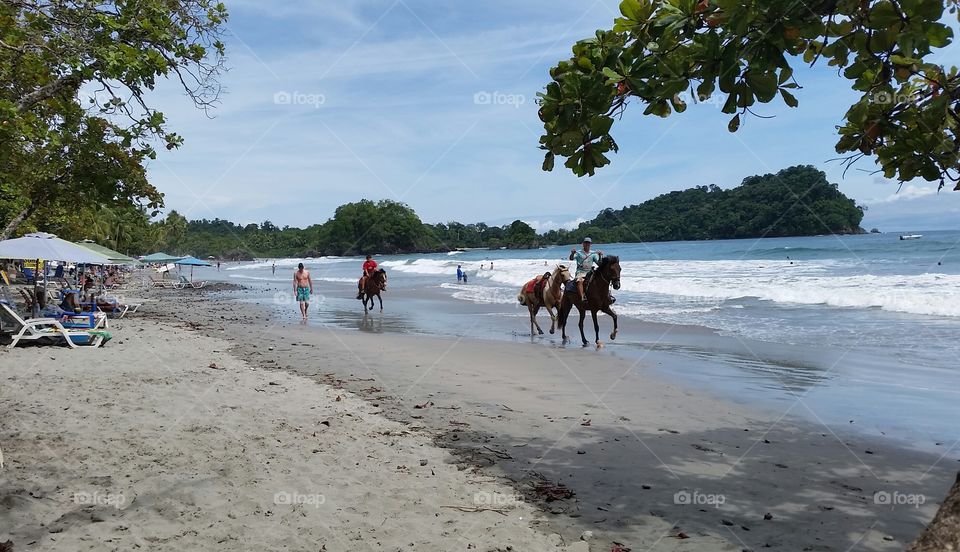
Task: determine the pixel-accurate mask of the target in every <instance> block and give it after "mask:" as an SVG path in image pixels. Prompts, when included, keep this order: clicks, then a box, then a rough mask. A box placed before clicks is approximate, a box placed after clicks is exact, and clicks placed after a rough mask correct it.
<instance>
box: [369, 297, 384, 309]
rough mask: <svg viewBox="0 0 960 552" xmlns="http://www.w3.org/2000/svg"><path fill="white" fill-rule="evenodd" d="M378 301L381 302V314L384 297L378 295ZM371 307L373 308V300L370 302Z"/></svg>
mask: <svg viewBox="0 0 960 552" xmlns="http://www.w3.org/2000/svg"><path fill="white" fill-rule="evenodd" d="M377 301H379V302H380V312H383V297H381V296H380V293H377ZM370 306H371V307H372V306H373V300H372V299H371V300H370Z"/></svg>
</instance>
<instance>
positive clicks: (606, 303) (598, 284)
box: [557, 256, 620, 349]
mask: <svg viewBox="0 0 960 552" xmlns="http://www.w3.org/2000/svg"><path fill="white" fill-rule="evenodd" d="M611 285H612V286H613V289H620V258H619V257H615V256H608V257H604V258H602V259H600V264H598V265H597V268H596V269H594V270H593V271H592V272H590V274H588V275H587V277H586V280H585V281H584V283H583V287H584V291H585V293H584V295H586V296H587V302H586V303H584V302H583V301H582V300H581V298H580V294H579V293H578V292H577V291H576V290H575V289H574V290H573V291H567V292H565V293H564V294H563V300H562V301H561V302H560V313H559V315H558V317H559V319H560V321H559V322H558V323H557V325H558V326H560V331H561V335H562V336H563V341H564V342H567V341H568V340H569V339H570V338H569V337H567V317H568V316H569V315H570V311H571V310H572V309H573V307H577V310H578V311H580V339H582V340H583V346H584V347H586V346H587V345H588V343H587V336H585V335H584V334H583V318H584V317H585V316H586V315H587V311H588V310H589V311H590V314H591V315H592V316H593V331H594V332H595V334H596V337H597V342H596V343H597V349H599V348H601V347H603V343H601V342H600V324H599V323H598V322H597V311H601V312H605V313H607V314H608V315H609V316H610V318H613V333H611V334H610V339H611V340H614V339H616V338H617V314H616V313H615V312H613V309H611V308H610V305H611V301H610V286H611Z"/></svg>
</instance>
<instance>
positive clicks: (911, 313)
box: [206, 231, 960, 444]
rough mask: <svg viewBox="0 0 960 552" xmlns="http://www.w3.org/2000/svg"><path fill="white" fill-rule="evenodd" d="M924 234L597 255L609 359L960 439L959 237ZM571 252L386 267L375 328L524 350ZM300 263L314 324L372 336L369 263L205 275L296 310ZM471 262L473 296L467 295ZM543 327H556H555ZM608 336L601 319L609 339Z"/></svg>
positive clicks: (323, 262)
mask: <svg viewBox="0 0 960 552" xmlns="http://www.w3.org/2000/svg"><path fill="white" fill-rule="evenodd" d="M906 233H909V232H904V234H906ZM922 234H923V237H922V238H921V239H917V240H906V241H902V240H900V239H899V236H900V234H896V233H886V234H869V235H862V236H819V237H806V238H768V239H760V240H723V241H701V242H666V243H650V244H595V246H594V249H599V250H602V251H603V252H604V253H605V254H608V255H618V256H619V257H620V260H621V268H622V273H621V282H622V285H621V289H620V290H619V291H617V292H615V293H614V294H615V295H616V297H617V303H616V305H615V307H614V310H616V311H617V313H618V314H619V315H620V318H621V320H620V326H621V333H620V337H619V338H618V340H617V342H616V343H614V344H611V347H609V348H608V350H610V351H611V353H612V354H623V355H627V356H629V355H633V356H634V357H638V356H644V355H646V354H648V353H649V352H651V351H659V352H669V353H671V354H683V355H685V356H686V357H687V358H689V359H691V360H692V364H687V365H685V366H684V370H685V372H684V373H683V374H673V375H674V376H675V377H680V378H682V379H683V380H684V381H685V382H690V383H692V384H694V385H700V386H703V387H706V388H710V389H714V390H718V392H720V393H723V394H726V395H729V396H731V397H732V398H734V399H735V400H743V401H745V402H751V401H754V400H760V401H767V402H768V403H770V404H773V405H774V407H778V406H782V405H795V404H796V403H797V402H798V400H799V401H802V406H804V407H807V409H810V410H814V411H815V414H814V416H815V417H816V418H817V419H818V420H821V421H824V423H829V424H839V423H841V422H843V423H851V424H852V423H854V422H855V420H854V419H853V418H854V417H856V416H866V417H869V418H871V419H873V420H876V421H877V423H876V424H872V425H875V426H876V427H877V429H876V430H877V431H882V432H884V433H885V434H886V433H887V431H891V432H893V433H898V432H899V434H901V435H902V436H903V437H905V438H908V439H911V438H918V435H920V436H922V440H929V441H944V440H950V439H953V440H956V439H960V429H957V428H956V427H954V422H955V421H956V420H957V419H958V415H960V406H957V405H960V370H958V369H957V365H958V361H960V340H957V339H956V336H958V335H960V231H938V232H922ZM569 252H570V248H569V247H550V248H544V249H537V250H523V251H513V250H509V251H508V250H499V251H490V250H472V251H463V252H451V253H442V254H430V255H405V256H384V257H377V258H378V260H379V261H380V264H381V266H382V267H384V268H385V269H386V270H387V271H388V274H389V289H390V291H388V292H387V295H386V297H385V299H386V303H385V304H386V307H387V308H386V309H385V312H386V314H384V315H383V316H384V317H386V318H385V319H382V320H381V321H380V325H379V326H377V327H378V328H384V327H385V328H388V329H389V328H393V329H400V331H406V332H422V333H433V334H447V335H460V334H469V335H474V336H477V337H485V338H493V339H512V340H520V339H522V337H523V336H525V335H528V334H529V322H528V318H527V313H526V309H525V308H521V307H519V306H518V305H517V302H516V295H517V292H518V290H519V288H520V286H522V285H523V283H524V282H526V281H528V280H529V279H530V278H532V277H534V276H535V275H537V274H540V273H543V272H544V271H546V270H548V269H552V268H553V267H554V266H555V265H556V264H557V263H566V264H569V261H567V256H568V255H569ZM301 261H302V262H304V263H305V264H306V265H307V266H308V268H310V269H311V271H312V273H313V277H314V283H315V286H316V288H317V291H318V293H319V294H321V296H322V297H321V298H320V300H318V301H317V305H316V307H315V312H314V315H313V320H314V321H315V322H316V323H332V324H336V325H338V326H342V327H355V328H359V329H365V327H364V326H363V324H362V323H361V322H359V320H360V318H361V317H362V313H361V311H360V309H359V304H358V303H357V302H356V301H355V300H354V299H352V298H351V297H350V295H351V293H352V290H353V289H355V287H354V286H355V282H356V280H357V278H358V277H359V272H360V264H361V262H362V260H361V259H359V258H339V257H325V258H320V259H276V260H262V261H256V262H249V263H236V264H230V265H224V267H223V269H222V270H221V272H220V273H218V274H214V273H212V272H210V269H207V271H206V277H209V278H211V279H223V280H227V281H232V282H236V283H244V284H248V285H250V286H252V287H253V288H254V289H261V290H262V293H259V294H254V295H255V297H259V300H261V301H266V302H272V303H273V304H277V305H278V307H279V308H280V309H281V310H290V311H293V310H295V307H293V306H292V305H289V301H285V300H283V299H282V298H284V297H286V295H287V290H288V288H289V287H290V280H291V276H292V270H293V269H294V268H295V267H296V264H297V263H298V262H301ZM274 263H275V264H276V274H274V273H273V272H272V266H273V265H274ZM491 263H492V265H493V267H492V269H491ZM458 265H461V266H462V267H463V269H464V270H465V271H466V272H467V274H468V276H469V283H468V284H458V283H457V280H456V270H457V266H458ZM378 314H379V313H378ZM391 317H394V318H393V319H392V320H393V322H392V323H391ZM540 321H541V325H542V326H543V325H544V321H546V326H549V318H548V317H546V316H545V315H543V314H541V316H540ZM589 326H590V324H589V323H588V324H587V334H588V339H589V340H590V341H592V336H591V335H590V334H592V328H590V327H589ZM609 328H610V323H609V320H605V319H604V318H601V336H602V337H604V339H605V340H606V334H608V333H609ZM663 328H670V330H664V329H663ZM684 328H685V329H687V331H681V329H684ZM545 329H546V327H545ZM572 331H573V333H574V334H576V333H577V330H576V328H575V327H573V328H572ZM576 341H577V340H575V342H576ZM546 342H547V343H550V344H557V339H556V337H550V336H547V337H546ZM666 364H669V363H666ZM747 394H748V395H749V396H746V395H747ZM800 410H803V409H800ZM848 418H850V420H849V421H848ZM918 432H919V433H918ZM953 440H951V441H950V442H949V444H953V442H954V441H953Z"/></svg>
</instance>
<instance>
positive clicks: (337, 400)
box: [333, 395, 343, 402]
mask: <svg viewBox="0 0 960 552" xmlns="http://www.w3.org/2000/svg"><path fill="white" fill-rule="evenodd" d="M333 400H334V401H335V402H340V401H341V400H343V399H341V398H340V395H337V398H336V399H333Z"/></svg>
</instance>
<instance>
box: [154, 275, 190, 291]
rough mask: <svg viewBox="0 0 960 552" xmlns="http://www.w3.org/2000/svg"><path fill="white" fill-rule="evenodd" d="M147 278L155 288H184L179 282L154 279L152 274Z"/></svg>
mask: <svg viewBox="0 0 960 552" xmlns="http://www.w3.org/2000/svg"><path fill="white" fill-rule="evenodd" d="M147 277H149V278H150V284H151V285H152V286H153V287H159V288H178V289H179V288H180V287H182V286H181V285H180V283H179V282H174V281H173V280H165V279H163V278H160V279H157V278H154V277H153V275H152V274H148V275H147Z"/></svg>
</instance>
